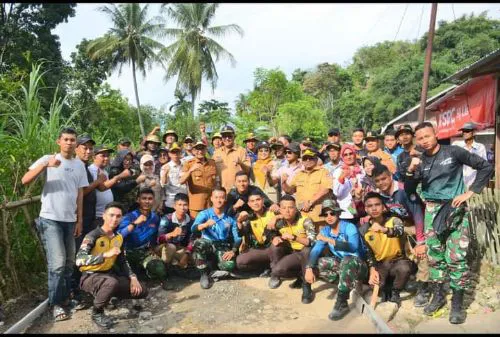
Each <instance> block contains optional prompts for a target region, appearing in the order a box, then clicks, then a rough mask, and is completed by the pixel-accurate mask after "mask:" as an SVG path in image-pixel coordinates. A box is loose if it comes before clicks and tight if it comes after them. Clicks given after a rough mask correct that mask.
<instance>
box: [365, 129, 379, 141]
mask: <svg viewBox="0 0 500 337" xmlns="http://www.w3.org/2000/svg"><path fill="white" fill-rule="evenodd" d="M367 139H380V135H379V134H378V133H377V132H376V131H368V132H367V133H366V134H365V140H367Z"/></svg>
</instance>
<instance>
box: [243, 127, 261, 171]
mask: <svg viewBox="0 0 500 337" xmlns="http://www.w3.org/2000/svg"><path fill="white" fill-rule="evenodd" d="M258 141H259V140H258V139H257V138H256V137H255V135H254V134H253V133H249V134H248V136H247V138H246V139H245V140H243V143H245V147H246V151H247V155H248V156H249V157H250V161H251V163H252V164H253V163H255V161H256V160H257V148H256V145H257V142H258Z"/></svg>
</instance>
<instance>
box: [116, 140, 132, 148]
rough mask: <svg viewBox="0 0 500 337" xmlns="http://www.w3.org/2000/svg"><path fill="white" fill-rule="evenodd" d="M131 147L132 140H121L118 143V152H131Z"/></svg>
mask: <svg viewBox="0 0 500 337" xmlns="http://www.w3.org/2000/svg"><path fill="white" fill-rule="evenodd" d="M130 145H132V142H131V141H130V138H127V137H123V138H120V140H119V141H118V151H120V150H130Z"/></svg>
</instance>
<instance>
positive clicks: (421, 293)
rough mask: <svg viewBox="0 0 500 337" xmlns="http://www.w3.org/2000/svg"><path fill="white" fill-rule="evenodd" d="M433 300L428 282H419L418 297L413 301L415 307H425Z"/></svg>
mask: <svg viewBox="0 0 500 337" xmlns="http://www.w3.org/2000/svg"><path fill="white" fill-rule="evenodd" d="M430 299H431V292H430V287H429V283H428V282H419V284H418V291H417V295H416V296H415V300H414V301H413V306H414V307H416V308H421V307H425V306H426V305H427V304H428V303H429V300H430Z"/></svg>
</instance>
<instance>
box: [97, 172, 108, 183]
mask: <svg viewBox="0 0 500 337" xmlns="http://www.w3.org/2000/svg"><path fill="white" fill-rule="evenodd" d="M96 180H97V181H98V182H99V184H102V183H103V182H105V181H106V180H108V178H107V177H106V175H105V174H104V173H103V172H102V171H101V169H99V170H98V172H97V179H96Z"/></svg>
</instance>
